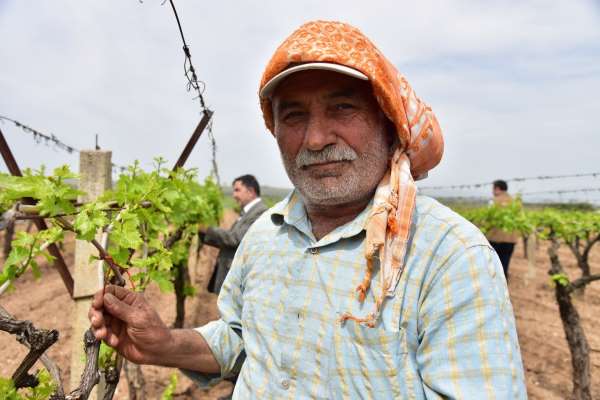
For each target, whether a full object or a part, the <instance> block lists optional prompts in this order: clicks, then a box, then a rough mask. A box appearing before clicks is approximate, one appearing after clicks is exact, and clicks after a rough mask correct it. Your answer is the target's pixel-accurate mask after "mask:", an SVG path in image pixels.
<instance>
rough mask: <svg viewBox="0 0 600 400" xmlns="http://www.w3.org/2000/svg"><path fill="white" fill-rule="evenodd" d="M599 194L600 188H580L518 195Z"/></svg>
mask: <svg viewBox="0 0 600 400" xmlns="http://www.w3.org/2000/svg"><path fill="white" fill-rule="evenodd" d="M587 192H600V188H597V187H596V188H580V189H560V190H540V191H536V192H523V193H519V194H520V195H521V196H532V195H538V194H564V193H587Z"/></svg>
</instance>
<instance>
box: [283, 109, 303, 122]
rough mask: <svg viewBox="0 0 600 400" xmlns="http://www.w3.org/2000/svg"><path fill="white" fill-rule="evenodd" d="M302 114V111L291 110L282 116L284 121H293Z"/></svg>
mask: <svg viewBox="0 0 600 400" xmlns="http://www.w3.org/2000/svg"><path fill="white" fill-rule="evenodd" d="M303 116H304V113H303V112H302V111H291V112H289V113H287V114H285V115H284V116H283V120H284V121H295V120H297V119H300V118H302V117H303Z"/></svg>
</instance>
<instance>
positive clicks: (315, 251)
mask: <svg viewBox="0 0 600 400" xmlns="http://www.w3.org/2000/svg"><path fill="white" fill-rule="evenodd" d="M310 254H319V249H318V248H317V247H311V248H310Z"/></svg>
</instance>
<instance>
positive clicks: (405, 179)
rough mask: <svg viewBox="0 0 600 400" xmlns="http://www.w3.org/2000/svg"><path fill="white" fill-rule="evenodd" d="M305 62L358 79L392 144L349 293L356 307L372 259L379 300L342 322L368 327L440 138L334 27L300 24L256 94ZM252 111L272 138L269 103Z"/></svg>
mask: <svg viewBox="0 0 600 400" xmlns="http://www.w3.org/2000/svg"><path fill="white" fill-rule="evenodd" d="M307 62H327V63H334V64H341V65H345V66H347V67H351V68H354V69H355V70H358V71H360V72H362V73H363V74H364V75H366V76H367V77H368V78H369V82H370V83H371V85H372V87H373V94H374V96H375V98H376V99H377V102H378V104H379V106H380V107H381V110H382V111H383V113H384V114H385V115H386V117H387V118H388V119H389V120H390V121H392V122H393V124H394V126H395V127H396V132H397V134H398V138H399V139H400V146H399V148H398V149H397V150H396V151H395V153H394V155H393V157H392V160H391V162H390V168H389V170H388V173H387V174H386V175H385V176H384V178H383V179H382V181H381V182H380V183H379V186H378V187H377V190H376V192H375V198H374V201H373V209H372V211H371V214H370V215H369V220H368V222H367V228H366V231H367V235H366V241H365V258H366V260H367V270H366V274H365V278H364V280H363V282H362V283H361V284H360V285H359V286H358V288H357V291H358V295H359V300H360V301H361V302H362V301H363V300H364V299H365V295H366V292H367V291H368V290H369V287H370V284H371V276H372V271H373V258H374V257H378V258H379V261H380V280H381V288H382V293H381V294H380V295H379V296H376V308H375V310H374V311H373V312H372V313H371V314H369V315H367V316H366V317H365V318H357V317H355V316H353V315H350V314H345V315H344V316H343V317H342V320H347V319H353V320H355V321H358V322H364V323H366V324H367V325H368V326H371V327H373V326H375V324H376V322H377V319H378V317H379V314H380V312H381V307H382V305H383V301H384V299H385V297H386V296H393V294H394V291H395V288H396V285H397V284H398V281H399V279H400V275H401V273H402V269H403V266H404V257H405V255H406V247H407V242H408V237H409V232H410V226H411V221H412V214H413V211H414V208H415V198H416V185H415V181H414V180H415V179H418V178H421V177H424V176H426V175H427V171H429V170H430V169H432V168H433V167H435V166H436V165H437V164H438V163H439V162H440V160H441V158H442V153H443V150H444V142H443V138H442V132H441V129H440V126H439V124H438V122H437V119H436V118H435V115H434V114H433V112H432V111H431V108H429V106H427V105H426V104H425V103H423V102H422V101H421V100H420V99H419V98H418V97H417V96H416V95H415V93H414V91H413V90H412V88H411V87H410V85H409V84H408V82H407V81H406V79H405V78H404V77H403V76H402V75H401V74H400V73H399V72H398V71H397V70H396V68H395V67H394V66H393V65H392V64H391V63H390V62H389V61H388V60H387V59H386V58H385V57H384V56H383V54H382V53H381V52H380V51H379V50H378V49H377V47H375V45H374V44H373V43H371V41H370V40H369V39H368V38H367V37H366V36H365V35H363V34H362V32H360V31H359V30H358V29H356V28H354V27H353V26H350V25H348V24H345V23H341V22H332V21H313V22H308V23H306V24H304V25H302V26H301V27H300V28H299V29H298V30H296V31H295V32H294V33H292V35H291V36H290V37H288V38H287V39H286V40H285V41H284V42H283V44H282V45H281V46H279V48H278V49H277V50H276V51H275V54H274V55H273V57H272V58H271V60H270V61H269V63H268V65H267V68H266V69H265V72H264V74H263V77H262V80H261V83H260V88H261V89H262V88H263V87H264V86H265V84H266V83H267V82H269V81H270V80H271V79H272V78H273V77H274V76H276V75H277V74H279V73H280V72H282V71H283V70H285V69H286V68H288V67H289V66H290V65H291V64H293V65H296V64H298V63H307ZM260 105H261V108H262V112H263V116H264V119H265V123H266V125H267V128H268V129H269V130H270V131H271V132H273V113H272V106H271V100H270V98H266V97H265V98H261V99H260Z"/></svg>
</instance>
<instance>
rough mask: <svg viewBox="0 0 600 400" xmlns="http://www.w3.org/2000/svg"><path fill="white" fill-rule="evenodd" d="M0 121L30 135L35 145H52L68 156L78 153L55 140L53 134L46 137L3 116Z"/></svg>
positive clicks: (57, 139) (73, 148)
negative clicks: (6, 122) (9, 123)
mask: <svg viewBox="0 0 600 400" xmlns="http://www.w3.org/2000/svg"><path fill="white" fill-rule="evenodd" d="M0 121H9V122H12V123H13V124H15V126H16V127H17V128H20V129H21V130H23V131H24V132H27V133H30V134H31V135H32V136H33V140H34V141H35V142H36V143H42V142H44V144H45V145H46V146H49V147H50V146H51V145H53V146H54V147H55V148H58V149H61V150H64V151H66V152H67V153H69V154H72V153H79V150H77V149H76V148H75V147H73V146H69V145H68V144H66V143H64V142H63V141H62V140H60V139H59V138H57V137H56V136H55V135H53V134H49V135H46V134H44V133H42V132H40V131H38V130H36V129H33V128H32V127H30V126H28V125H25V124H23V123H21V122H19V121H17V120H15V119H12V118H8V117H5V116H3V115H0Z"/></svg>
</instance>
